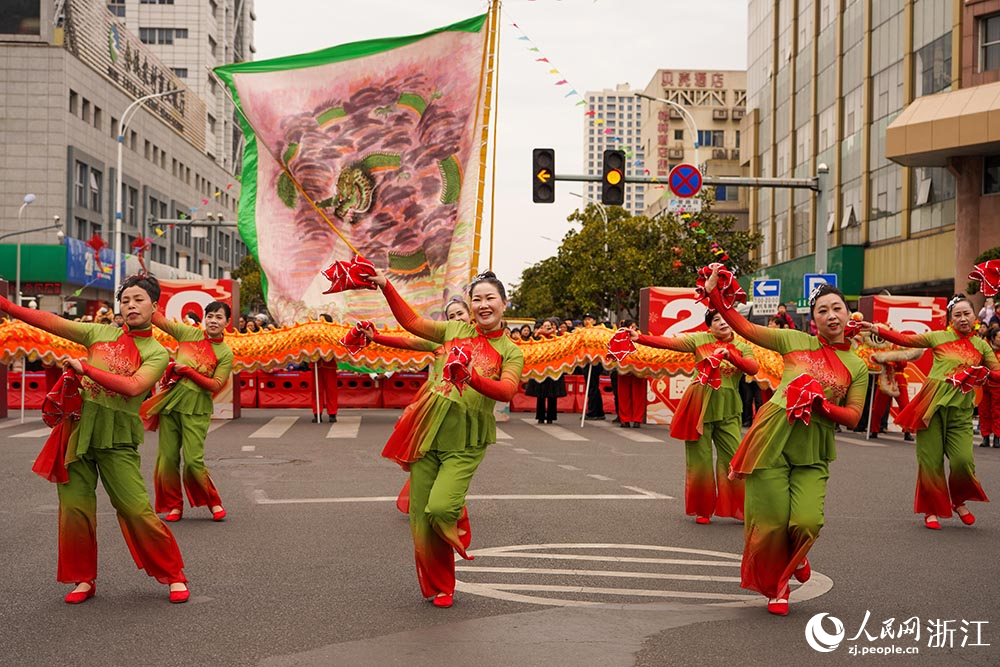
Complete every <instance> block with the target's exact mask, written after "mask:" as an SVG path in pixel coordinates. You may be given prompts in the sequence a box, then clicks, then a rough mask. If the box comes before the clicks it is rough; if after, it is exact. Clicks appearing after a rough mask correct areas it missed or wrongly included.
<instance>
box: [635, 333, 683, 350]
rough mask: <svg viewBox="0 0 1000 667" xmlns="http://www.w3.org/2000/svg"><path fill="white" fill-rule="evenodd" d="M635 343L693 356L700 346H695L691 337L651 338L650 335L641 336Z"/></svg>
mask: <svg viewBox="0 0 1000 667" xmlns="http://www.w3.org/2000/svg"><path fill="white" fill-rule="evenodd" d="M635 342H637V343H639V344H640V345H645V346H647V347H656V348H659V349H661V350H675V351H677V352H690V353H692V354H693V353H694V351H695V350H696V349H698V346H697V345H695V343H694V341H692V340H691V338H690V336H650V335H648V334H639V337H638V338H637V339H636V341H635Z"/></svg>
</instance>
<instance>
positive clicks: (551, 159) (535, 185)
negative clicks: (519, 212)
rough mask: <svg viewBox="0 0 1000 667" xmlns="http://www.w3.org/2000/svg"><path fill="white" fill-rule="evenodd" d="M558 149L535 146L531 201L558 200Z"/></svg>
mask: <svg viewBox="0 0 1000 667" xmlns="http://www.w3.org/2000/svg"><path fill="white" fill-rule="evenodd" d="M555 176H556V151H555V149H553V148H535V149H534V150H532V151H531V201H533V202H535V203H536V204H552V203H554V202H555V200H556V183H555Z"/></svg>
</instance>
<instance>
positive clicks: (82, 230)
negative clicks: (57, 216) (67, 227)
mask: <svg viewBox="0 0 1000 667" xmlns="http://www.w3.org/2000/svg"><path fill="white" fill-rule="evenodd" d="M75 231H76V233H75V234H74V236H76V238H78V239H87V238H90V237H89V236H88V235H87V232H89V231H90V223H89V222H87V221H86V220H84V219H83V218H77V219H76V230H75Z"/></svg>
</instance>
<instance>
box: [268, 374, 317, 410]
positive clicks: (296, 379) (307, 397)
mask: <svg viewBox="0 0 1000 667" xmlns="http://www.w3.org/2000/svg"><path fill="white" fill-rule="evenodd" d="M315 403H316V388H315V385H314V384H313V374H312V372H310V371H283V372H278V373H259V374H258V383H257V407H260V408H310V409H311V408H312V407H313V405H314V404H315Z"/></svg>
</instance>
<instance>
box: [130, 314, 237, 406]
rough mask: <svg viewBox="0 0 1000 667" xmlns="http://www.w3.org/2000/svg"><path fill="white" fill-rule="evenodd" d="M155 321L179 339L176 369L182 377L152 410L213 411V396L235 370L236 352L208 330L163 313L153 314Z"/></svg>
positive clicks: (159, 326) (158, 326)
mask: <svg viewBox="0 0 1000 667" xmlns="http://www.w3.org/2000/svg"><path fill="white" fill-rule="evenodd" d="M153 324H154V325H155V326H156V327H157V328H158V329H162V330H163V331H165V332H166V333H167V334H169V335H170V336H171V337H173V338H174V339H176V340H177V343H178V345H177V354H176V355H175V358H174V361H175V362H176V365H175V367H174V368H175V370H176V372H177V374H178V375H180V376H181V379H180V381H178V382H177V384H176V385H174V387H173V388H172V389H171V390H170V392H169V396H168V397H167V398H165V399H163V401H162V402H158V404H157V405H156V407H155V408H154V409H151V410H150V411H149V413H150V414H156V413H159V412H164V411H171V412H179V413H183V414H190V415H201V414H211V413H212V412H213V410H214V407H215V406H214V405H213V402H212V395H213V394H215V393H216V392H218V391H219V390H220V389H222V387H224V386H225V384H226V381H227V380H228V379H229V375H230V373H231V372H232V370H233V351H232V350H231V349H230V347H229V346H228V345H226V343H225V342H223V338H222V337H221V336H220V337H219V338H209V336H208V333H207V332H206V331H205V330H204V329H202V328H200V327H193V326H190V325H187V324H183V323H181V322H176V321H174V320H168V319H167V318H166V317H164V316H163V315H161V314H160V313H154V314H153Z"/></svg>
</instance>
